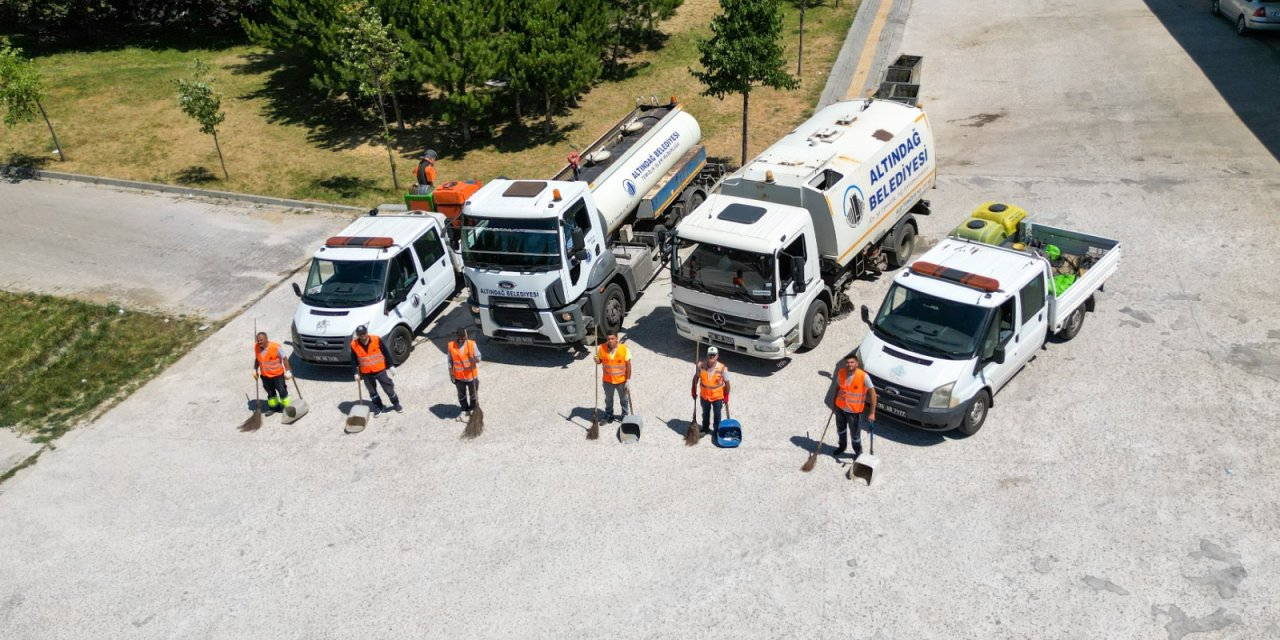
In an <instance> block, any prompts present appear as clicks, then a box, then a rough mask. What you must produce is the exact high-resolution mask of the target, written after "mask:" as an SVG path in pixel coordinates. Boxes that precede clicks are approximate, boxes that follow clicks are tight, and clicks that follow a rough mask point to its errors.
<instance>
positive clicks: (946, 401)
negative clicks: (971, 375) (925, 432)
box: [929, 382, 956, 409]
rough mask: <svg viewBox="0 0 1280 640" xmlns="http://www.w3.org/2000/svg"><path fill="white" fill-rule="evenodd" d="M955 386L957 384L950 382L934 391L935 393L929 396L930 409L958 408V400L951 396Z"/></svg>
mask: <svg viewBox="0 0 1280 640" xmlns="http://www.w3.org/2000/svg"><path fill="white" fill-rule="evenodd" d="M955 386H956V383H954V382H948V383H947V384H944V385H942V386H941V387H938V388H937V389H934V390H933V393H931V394H929V408H930V409H950V408H952V407H954V406H956V399H955V398H954V397H952V395H951V390H952V389H954V388H955Z"/></svg>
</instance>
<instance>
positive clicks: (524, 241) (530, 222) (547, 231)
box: [462, 216, 561, 271]
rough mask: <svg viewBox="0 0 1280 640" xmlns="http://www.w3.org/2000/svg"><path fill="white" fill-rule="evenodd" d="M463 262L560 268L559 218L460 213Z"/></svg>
mask: <svg viewBox="0 0 1280 640" xmlns="http://www.w3.org/2000/svg"><path fill="white" fill-rule="evenodd" d="M462 262H463V264H464V265H466V266H468V267H476V268H478V269H514V270H519V271H550V270H553V269H559V268H560V265H561V260H560V233H559V220H558V219H556V218H526V219H518V218H478V217H476V216H463V217H462Z"/></svg>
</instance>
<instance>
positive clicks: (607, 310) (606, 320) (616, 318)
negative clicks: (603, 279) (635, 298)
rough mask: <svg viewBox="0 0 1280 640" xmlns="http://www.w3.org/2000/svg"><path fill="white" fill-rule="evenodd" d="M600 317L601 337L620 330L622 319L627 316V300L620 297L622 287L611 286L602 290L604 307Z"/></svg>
mask: <svg viewBox="0 0 1280 640" xmlns="http://www.w3.org/2000/svg"><path fill="white" fill-rule="evenodd" d="M601 315H603V316H604V317H602V318H600V322H599V326H600V329H601V331H603V333H602V334H601V337H604V336H607V335H609V334H610V333H614V332H617V331H621V330H622V319H623V318H624V317H626V315H627V298H626V296H624V295H622V287H619V286H618V285H617V284H611V285H609V288H608V289H605V290H604V307H603V308H602V313H601Z"/></svg>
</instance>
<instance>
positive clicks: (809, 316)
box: [802, 300, 830, 349]
mask: <svg viewBox="0 0 1280 640" xmlns="http://www.w3.org/2000/svg"><path fill="white" fill-rule="evenodd" d="M829 318H830V315H829V314H828V313H827V303H826V301H824V300H814V301H813V304H812V305H810V306H809V312H808V313H806V314H804V340H803V342H802V344H803V345H804V348H805V349H813V348H816V347H817V346H818V344H820V343H821V342H822V336H824V335H826V334H827V320H828V319H829Z"/></svg>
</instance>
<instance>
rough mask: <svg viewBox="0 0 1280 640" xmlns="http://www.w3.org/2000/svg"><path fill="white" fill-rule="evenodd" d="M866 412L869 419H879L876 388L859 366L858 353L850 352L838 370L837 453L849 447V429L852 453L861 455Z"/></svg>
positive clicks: (855, 455)
mask: <svg viewBox="0 0 1280 640" xmlns="http://www.w3.org/2000/svg"><path fill="white" fill-rule="evenodd" d="M868 401H869V402H868ZM868 409H870V411H868ZM864 412H866V413H867V419H868V420H870V421H872V422H875V421H876V388H875V386H873V385H872V384H871V376H870V375H867V372H866V371H863V370H862V367H860V366H859V363H858V356H856V355H854V354H852V353H851V354H849V355H848V356H847V357H845V359H844V366H843V367H840V370H839V371H837V372H836V433H837V434H838V435H839V436H840V445H839V446H838V447H836V456H840V455H842V454H844V452H845V451H847V450H848V435H849V432H852V440H853V456H854V457H855V458H856V457H858V456H860V455H862V425H861V424H860V422H861V420H862V415H863V413H864Z"/></svg>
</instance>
